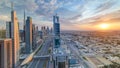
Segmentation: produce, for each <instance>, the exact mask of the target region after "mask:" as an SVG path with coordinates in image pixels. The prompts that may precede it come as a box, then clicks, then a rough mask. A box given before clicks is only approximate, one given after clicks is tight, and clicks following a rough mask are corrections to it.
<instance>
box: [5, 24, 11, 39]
mask: <svg viewBox="0 0 120 68" xmlns="http://www.w3.org/2000/svg"><path fill="white" fill-rule="evenodd" d="M11 29H12V23H11V22H6V38H11V37H12V35H11V34H12V33H11Z"/></svg>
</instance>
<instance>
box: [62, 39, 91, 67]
mask: <svg viewBox="0 0 120 68" xmlns="http://www.w3.org/2000/svg"><path fill="white" fill-rule="evenodd" d="M63 39H66V40H68V39H69V40H70V38H67V37H65V38H63ZM64 42H65V44H66V45H67V46H68V48H69V49H70V51H71V52H72V54H74V56H75V57H76V59H78V61H79V67H80V68H91V66H90V65H89V64H88V63H87V62H86V61H85V59H83V57H82V53H81V52H79V49H78V48H77V47H76V45H77V44H76V42H75V41H74V40H71V41H64Z"/></svg>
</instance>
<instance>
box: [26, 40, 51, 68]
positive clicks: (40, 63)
mask: <svg viewBox="0 0 120 68" xmlns="http://www.w3.org/2000/svg"><path fill="white" fill-rule="evenodd" d="M51 43H52V39H51V38H47V39H46V40H45V42H44V43H43V45H42V47H41V49H40V50H39V51H38V52H37V54H36V55H35V56H44V55H48V54H49V53H48V49H49V47H50V44H51ZM48 62H49V59H33V60H32V61H31V62H30V63H29V64H28V67H27V68H47V67H49V66H48Z"/></svg>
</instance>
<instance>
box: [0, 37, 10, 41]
mask: <svg viewBox="0 0 120 68" xmlns="http://www.w3.org/2000/svg"><path fill="white" fill-rule="evenodd" d="M3 40H4V41H8V40H11V38H0V41H3Z"/></svg>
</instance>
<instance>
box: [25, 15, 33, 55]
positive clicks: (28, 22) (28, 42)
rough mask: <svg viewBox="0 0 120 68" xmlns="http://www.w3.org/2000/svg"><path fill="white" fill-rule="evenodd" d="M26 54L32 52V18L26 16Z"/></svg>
mask: <svg viewBox="0 0 120 68" xmlns="http://www.w3.org/2000/svg"><path fill="white" fill-rule="evenodd" d="M25 42H26V49H25V50H26V54H29V53H31V52H32V18H31V17H27V20H26V25H25Z"/></svg>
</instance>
